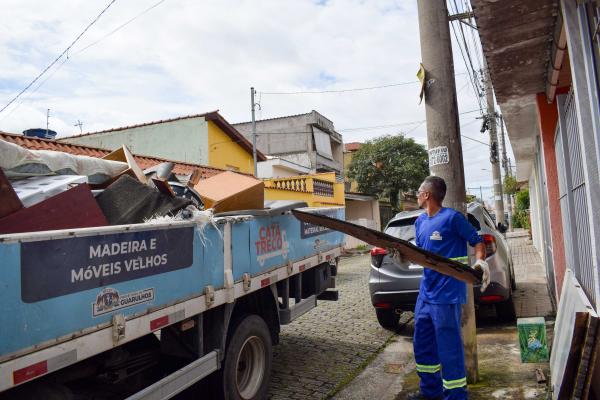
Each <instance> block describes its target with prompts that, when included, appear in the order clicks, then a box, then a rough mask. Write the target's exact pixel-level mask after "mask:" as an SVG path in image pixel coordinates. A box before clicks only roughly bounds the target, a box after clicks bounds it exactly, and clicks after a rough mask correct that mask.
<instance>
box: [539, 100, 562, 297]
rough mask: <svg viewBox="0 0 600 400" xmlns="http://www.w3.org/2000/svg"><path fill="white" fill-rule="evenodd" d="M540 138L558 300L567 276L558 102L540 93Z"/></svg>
mask: <svg viewBox="0 0 600 400" xmlns="http://www.w3.org/2000/svg"><path fill="white" fill-rule="evenodd" d="M536 102H537V111H538V121H539V125H540V137H541V139H542V148H543V151H544V164H545V165H544V168H545V169H546V189H547V191H548V193H547V195H548V210H549V212H550V231H551V237H552V255H553V263H554V275H555V279H556V291H557V293H556V298H557V299H558V298H559V297H560V291H561V288H562V282H563V279H564V276H565V268H566V262H565V246H564V236H563V226H562V216H561V211H560V202H559V200H558V198H559V187H558V169H557V166H556V165H557V164H556V152H555V151H554V136H555V133H556V124H557V122H558V110H557V108H556V101H554V102H553V103H551V104H548V102H547V100H546V95H545V94H544V93H539V94H538V95H537V97H536Z"/></svg>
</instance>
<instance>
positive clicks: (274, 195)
mask: <svg viewBox="0 0 600 400" xmlns="http://www.w3.org/2000/svg"><path fill="white" fill-rule="evenodd" d="M264 182H265V200H297V201H305V202H306V203H307V204H308V206H309V207H333V206H340V207H343V206H344V204H345V201H344V184H343V183H338V182H336V179H335V172H324V173H320V174H313V175H297V176H288V177H285V178H271V179H264Z"/></svg>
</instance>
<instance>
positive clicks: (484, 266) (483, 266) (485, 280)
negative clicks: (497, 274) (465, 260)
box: [471, 260, 490, 292]
mask: <svg viewBox="0 0 600 400" xmlns="http://www.w3.org/2000/svg"><path fill="white" fill-rule="evenodd" d="M471 268H473V269H478V270H480V271H481V272H483V275H482V277H481V292H485V289H487V287H488V285H489V284H490V267H489V265H488V263H487V262H486V261H484V260H477V261H475V264H473V266H472V267H471Z"/></svg>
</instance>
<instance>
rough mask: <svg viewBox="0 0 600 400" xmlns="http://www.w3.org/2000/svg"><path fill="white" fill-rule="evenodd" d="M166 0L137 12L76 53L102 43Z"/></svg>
mask: <svg viewBox="0 0 600 400" xmlns="http://www.w3.org/2000/svg"><path fill="white" fill-rule="evenodd" d="M165 1H167V0H160V1H158V2H156V3H154V4H153V5H151V6H150V7H148V8H146V9H145V10H144V11H142V12H140V13H139V14H137V15H136V16H135V17H133V18H130V19H128V20H127V21H126V22H124V23H122V24H121V25H119V26H117V27H116V28H115V29H113V30H112V31H110V32H108V33H107V34H106V35H104V36H102V37H101V38H100V39H98V40H95V41H93V42H92V43H90V44H88V45H87V46H85V47H83V48H82V49H80V50H78V51H77V52H76V53H75V54H81V53H82V52H84V51H85V50H87V49H89V48H90V47H92V46H95V45H97V44H98V43H100V42H101V41H103V40H104V39H106V38H108V37H109V36H112V35H113V34H115V33H117V32H118V31H120V30H121V29H123V28H125V27H126V26H127V25H129V24H130V23H132V22H133V21H135V20H136V19H138V18H139V17H141V16H142V15H144V14H146V13H147V12H149V11H151V10H153V9H155V8H156V7H158V6H159V5H161V4H162V3H164V2H165Z"/></svg>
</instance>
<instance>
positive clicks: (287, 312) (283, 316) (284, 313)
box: [279, 295, 317, 325]
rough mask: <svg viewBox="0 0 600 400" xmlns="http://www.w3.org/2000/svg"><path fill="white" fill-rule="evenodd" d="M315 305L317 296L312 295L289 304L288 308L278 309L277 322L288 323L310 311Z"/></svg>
mask: <svg viewBox="0 0 600 400" xmlns="http://www.w3.org/2000/svg"><path fill="white" fill-rule="evenodd" d="M316 306H317V296H315V295H312V296H309V297H307V298H306V299H302V300H301V301H300V302H298V303H296V304H294V305H290V306H289V307H288V308H284V309H282V310H279V323H280V324H281V325H285V324H289V323H290V322H292V321H293V320H295V319H296V318H298V317H299V316H301V315H302V314H305V313H306V312H308V311H310V310H311V309H313V308H315V307H316Z"/></svg>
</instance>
